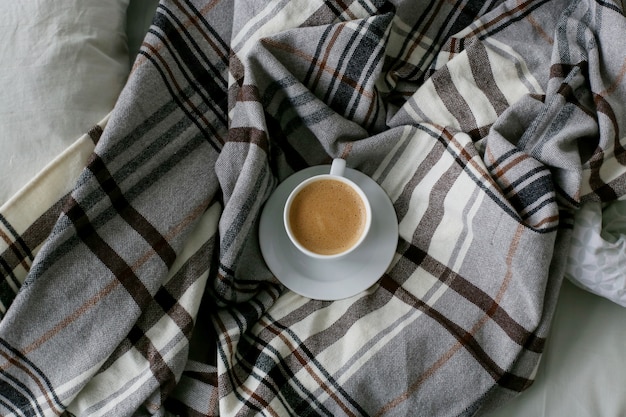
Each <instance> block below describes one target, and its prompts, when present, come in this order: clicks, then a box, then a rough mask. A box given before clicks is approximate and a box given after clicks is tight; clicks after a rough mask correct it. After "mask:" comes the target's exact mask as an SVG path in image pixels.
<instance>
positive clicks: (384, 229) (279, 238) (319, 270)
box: [259, 165, 398, 300]
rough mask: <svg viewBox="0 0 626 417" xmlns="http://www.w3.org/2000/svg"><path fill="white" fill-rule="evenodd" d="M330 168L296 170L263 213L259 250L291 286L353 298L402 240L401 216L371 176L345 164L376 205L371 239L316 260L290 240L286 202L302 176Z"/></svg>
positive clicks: (308, 293) (312, 294)
mask: <svg viewBox="0 0 626 417" xmlns="http://www.w3.org/2000/svg"><path fill="white" fill-rule="evenodd" d="M329 171H330V165H321V166H314V167H310V168H307V169H304V170H302V171H299V172H296V173H295V174H293V175H292V176H290V177H289V178H287V179H286V180H285V181H283V182H282V183H281V184H280V185H279V186H278V187H277V188H276V190H275V191H274V193H273V194H272V195H271V196H270V198H269V199H268V200H267V203H266V204H265V207H264V208H263V212H262V213H261V219H260V224H259V239H260V244H261V253H262V254H263V258H264V259H265V262H266V263H267V265H268V267H269V268H270V270H271V271H272V273H273V274H274V275H275V276H276V278H278V280H279V281H280V282H281V283H283V284H284V285H285V286H286V287H287V288H289V289H290V290H292V291H294V292H296V293H298V294H300V295H303V296H305V297H309V298H313V299H316V300H339V299H342V298H347V297H351V296H353V295H356V294H358V293H359V292H361V291H364V290H366V289H367V288H369V287H370V286H371V285H372V284H374V283H375V282H376V281H378V279H379V278H380V277H381V276H382V274H383V273H384V272H385V271H386V270H387V267H388V266H389V264H390V263H391V260H392V259H393V256H394V254H395V251H396V246H397V244H398V219H397V217H396V212H395V210H394V209H393V205H392V204H391V201H390V200H389V197H387V194H386V193H385V191H384V190H383V189H382V188H381V187H380V186H379V185H378V184H377V183H376V182H375V181H374V180H373V179H371V178H370V177H368V176H367V175H365V174H363V173H361V172H359V171H356V170H354V169H350V168H346V172H345V175H346V177H347V178H349V179H351V180H352V181H354V182H355V183H357V184H358V185H359V186H360V187H361V188H362V189H363V191H364V192H365V194H366V195H367V197H368V198H369V200H370V204H371V206H372V215H373V216H372V225H371V228H370V232H369V234H368V236H367V238H366V239H365V240H364V241H363V243H362V244H361V246H360V247H358V248H357V249H355V250H354V251H353V252H352V253H349V254H348V255H346V256H344V257H342V258H340V259H332V260H319V259H313V258H310V257H308V256H306V255H304V254H303V253H302V252H300V251H299V250H298V249H297V248H296V247H295V246H294V245H293V244H292V243H291V241H290V240H289V237H288V236H287V232H286V231H285V226H284V224H283V207H284V205H285V201H287V197H288V196H289V193H290V192H291V190H293V189H294V188H295V187H296V185H298V184H299V183H300V182H301V181H302V180H304V179H306V178H309V177H312V176H313V175H318V174H324V173H327V172H329Z"/></svg>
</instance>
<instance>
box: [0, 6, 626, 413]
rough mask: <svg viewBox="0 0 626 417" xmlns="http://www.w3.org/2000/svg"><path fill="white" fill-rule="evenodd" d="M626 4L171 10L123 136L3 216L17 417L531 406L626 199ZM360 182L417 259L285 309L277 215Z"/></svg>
mask: <svg viewBox="0 0 626 417" xmlns="http://www.w3.org/2000/svg"><path fill="white" fill-rule="evenodd" d="M622 7H623V5H622V4H621V3H620V2H619V1H611V0H606V1H605V0H600V1H570V0H560V1H546V0H543V1H523V0H515V1H506V2H502V1H462V0H459V1H450V2H447V1H440V0H433V1H424V2H410V1H399V0H398V1H394V2H385V1H377V0H371V1H350V0H348V1H343V2H341V1H332V0H330V1H324V2H322V1H315V0H314V1H308V0H306V1H305V0H302V1H287V0H255V1H235V2H228V1H219V0H213V1H203V0H162V1H161V3H160V5H159V7H158V9H157V11H156V14H155V17H154V20H153V24H152V26H151V28H150V30H149V32H148V34H147V36H146V38H145V42H144V43H143V45H142V47H141V50H140V53H139V55H138V57H137V59H136V62H135V65H134V67H133V71H132V73H131V75H130V77H129V80H128V83H127V85H126V87H125V89H124V91H123V92H122V94H121V96H120V98H119V100H118V103H117V104H116V106H115V108H114V109H113V111H112V113H111V115H110V118H108V121H103V123H101V124H100V125H99V126H97V127H96V128H94V129H93V130H92V131H91V132H89V134H87V135H85V137H83V138H81V139H80V140H79V141H78V142H77V143H76V144H75V145H74V146H72V147H71V148H70V149H68V150H67V152H66V153H64V154H63V155H61V156H60V157H59V158H58V159H57V160H56V161H55V162H54V163H53V164H52V165H51V166H50V167H48V168H47V170H46V171H45V172H44V173H42V175H41V176H40V177H38V178H37V179H36V180H35V181H33V182H32V183H31V184H30V185H29V187H28V188H27V189H25V190H23V191H22V192H21V193H20V194H19V195H17V196H16V197H15V198H14V199H12V200H10V201H9V202H8V203H7V204H5V205H4V206H3V207H2V209H1V210H0V235H1V236H2V247H1V248H0V250H1V253H2V255H1V258H0V265H1V268H0V270H1V271H2V274H3V278H2V281H1V282H0V301H1V303H2V305H1V306H0V310H1V311H2V321H1V322H0V414H1V415H3V416H53V415H65V416H102V415H106V416H143V415H157V416H216V415H222V416H246V415H264V416H317V415H320V416H365V415H368V416H407V415H409V416H471V415H481V414H485V413H487V412H488V411H489V410H491V409H493V408H495V407H497V406H498V405H499V404H502V403H503V402H505V401H506V400H507V399H509V398H511V397H513V396H515V395H518V394H519V393H520V392H522V391H523V390H524V389H526V388H527V387H528V386H529V385H530V384H532V382H533V379H534V373H535V370H536V367H537V364H538V361H539V359H540V357H541V353H542V350H543V347H544V344H545V342H546V337H547V335H548V330H549V325H550V320H551V318H552V314H553V310H554V307H555V303H556V298H557V295H558V293H559V288H560V284H561V281H562V277H563V271H564V266H565V264H564V262H565V259H566V255H567V249H568V239H569V237H570V233H571V229H572V224H573V214H574V213H575V211H576V210H577V208H578V207H580V205H581V204H583V203H584V202H587V201H601V202H607V201H612V200H616V199H620V198H623V197H624V192H625V190H626V182H625V178H626V176H625V175H626V169H625V168H626V159H625V158H626V152H625V148H624V146H625V145H626V137H624V136H623V135H624V134H623V132H624V129H625V128H626V126H625V123H626V108H625V107H626V83H624V80H623V77H624V74H625V73H626V50H625V49H624V47H623V39H625V38H626V22H625V20H624V11H623V9H622ZM334 157H343V158H346V160H347V162H348V165H349V166H351V167H354V168H356V169H359V170H361V171H362V172H364V173H366V174H368V175H370V176H371V177H372V178H373V179H374V180H375V181H377V182H378V183H379V184H380V185H381V186H382V187H383V189H384V190H385V191H386V192H387V194H388V195H389V197H390V199H391V201H392V202H393V204H394V208H395V210H396V213H397V216H398V220H399V225H400V234H399V238H398V245H397V249H396V254H395V257H394V259H393V261H392V264H391V265H390V267H389V268H388V270H387V272H386V273H385V274H384V275H383V276H382V277H381V278H380V280H379V281H378V282H377V283H376V284H375V285H374V286H372V287H371V288H369V289H368V290H367V291H364V292H363V293H361V294H359V295H357V296H355V297H352V298H349V299H346V300H340V301H334V302H328V301H316V300H311V299H307V298H304V297H301V296H298V295H296V294H294V293H292V292H290V291H287V290H285V288H284V287H283V286H282V285H281V284H280V282H279V281H277V280H276V278H275V277H273V276H272V274H271V272H270V271H269V270H268V268H267V267H266V266H265V263H264V261H263V259H262V256H261V254H260V250H259V243H258V237H257V229H258V219H259V214H260V212H261V210H262V207H263V203H264V202H265V201H266V200H267V198H268V197H269V195H270V194H271V192H272V190H273V189H274V188H275V187H276V185H277V184H278V183H279V182H280V181H282V180H283V179H285V178H286V177H287V176H289V175H290V174H291V173H293V172H296V171H298V170H300V169H303V168H305V167H308V166H312V165H317V164H324V163H328V162H329V161H330V160H331V159H332V158H334Z"/></svg>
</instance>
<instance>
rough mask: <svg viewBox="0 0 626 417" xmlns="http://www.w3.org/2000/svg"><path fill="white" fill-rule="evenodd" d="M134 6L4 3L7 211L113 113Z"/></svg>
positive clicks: (93, 1)
mask: <svg viewBox="0 0 626 417" xmlns="http://www.w3.org/2000/svg"><path fill="white" fill-rule="evenodd" d="M128 1H129V0H107V1H102V0H55V1H35V0H20V1H4V2H1V3H0V39H2V43H1V44H0V56H2V60H1V61H0V91H1V92H2V93H1V94H0V206H1V205H2V204H3V203H5V202H6V201H7V200H8V199H9V198H10V197H11V196H12V195H13V194H15V193H16V192H17V191H18V190H19V189H20V188H22V187H23V186H24V185H25V184H26V183H27V182H28V181H29V180H30V179H31V178H33V177H34V176H35V175H36V174H37V173H38V172H39V171H40V170H41V169H43V167H44V166H45V165H46V164H47V163H48V162H50V161H52V159H54V157H56V156H57V155H59V154H60V153H61V152H62V151H63V150H64V149H65V148H67V147H68V146H69V145H71V144H72V143H73V142H75V141H76V139H77V138H79V137H80V136H81V135H82V134H83V133H85V132H87V131H88V130H89V128H91V127H92V126H94V125H95V124H96V123H98V122H99V121H100V120H102V119H103V118H104V117H105V116H106V115H107V114H108V113H109V112H110V111H111V109H112V108H113V106H114V104H115V101H116V99H117V97H118V95H119V93H120V91H121V89H122V87H123V85H124V83H125V81H126V77H127V76H128V72H129V70H130V64H129V56H128V46H127V40H126V32H125V23H126V9H127V7H128Z"/></svg>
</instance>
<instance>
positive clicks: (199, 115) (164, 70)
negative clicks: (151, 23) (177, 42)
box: [145, 44, 224, 151]
mask: <svg viewBox="0 0 626 417" xmlns="http://www.w3.org/2000/svg"><path fill="white" fill-rule="evenodd" d="M145 48H146V49H147V50H148V51H149V52H150V55H146V56H147V58H148V59H149V60H150V61H152V63H153V64H154V65H155V67H156V68H159V69H160V73H161V78H162V80H163V82H164V83H165V85H166V86H167V87H168V88H169V89H170V91H171V93H172V98H174V100H176V101H177V102H178V103H179V104H180V105H181V109H183V108H185V109H187V110H186V112H185V113H186V114H187V115H188V117H190V118H191V119H192V120H193V122H194V123H195V124H196V126H198V128H200V130H201V131H202V132H203V133H204V136H205V137H206V138H207V139H208V140H209V143H211V144H212V145H213V147H214V149H215V150H216V151H218V150H219V148H220V147H221V146H222V145H223V144H224V138H222V136H221V132H220V131H219V130H218V129H217V128H216V127H215V126H214V124H213V123H211V122H210V121H209V120H208V119H207V116H206V114H205V113H204V112H203V111H201V110H200V109H199V108H198V107H197V106H196V105H195V104H194V103H193V102H192V101H191V99H190V98H189V97H188V94H186V93H185V92H184V90H183V88H182V87H181V85H180V84H179V83H178V81H177V80H178V77H176V76H175V75H174V70H173V69H172V67H171V66H170V64H169V62H168V60H167V59H166V58H165V57H163V55H161V53H160V52H159V51H157V50H156V49H155V48H154V47H153V46H152V45H147V44H146V45H145ZM214 114H216V115H217V114H218V113H214ZM209 132H210V133H209ZM214 141H217V143H214Z"/></svg>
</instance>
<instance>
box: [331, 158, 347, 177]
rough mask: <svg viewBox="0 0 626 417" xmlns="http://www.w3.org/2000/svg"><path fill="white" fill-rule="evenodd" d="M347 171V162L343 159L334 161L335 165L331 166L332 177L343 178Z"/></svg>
mask: <svg viewBox="0 0 626 417" xmlns="http://www.w3.org/2000/svg"><path fill="white" fill-rule="evenodd" d="M345 169H346V160H345V159H343V158H335V159H333V164H332V165H331V166H330V175H336V176H338V177H343V172H344V171H345Z"/></svg>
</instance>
